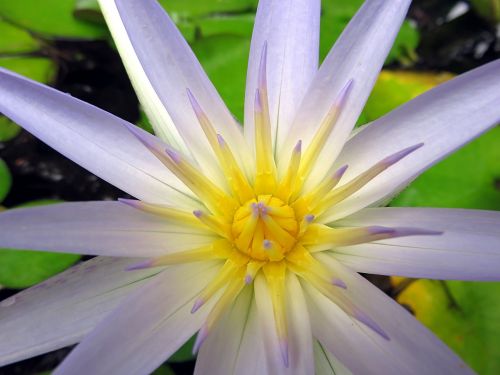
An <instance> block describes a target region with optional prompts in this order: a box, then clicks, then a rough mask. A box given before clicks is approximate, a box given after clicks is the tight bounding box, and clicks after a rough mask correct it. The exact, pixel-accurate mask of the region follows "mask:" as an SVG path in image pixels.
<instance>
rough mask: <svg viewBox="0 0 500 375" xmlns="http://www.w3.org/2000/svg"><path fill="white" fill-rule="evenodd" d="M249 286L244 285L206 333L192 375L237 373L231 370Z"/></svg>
mask: <svg viewBox="0 0 500 375" xmlns="http://www.w3.org/2000/svg"><path fill="white" fill-rule="evenodd" d="M252 300H253V289H252V288H250V287H246V288H245V289H244V290H243V291H242V292H241V293H240V295H239V296H238V298H237V299H236V301H234V304H233V305H232V306H231V308H230V311H228V312H227V313H226V314H225V316H224V317H223V318H221V320H220V321H219V322H217V326H216V327H215V328H214V330H213V331H212V332H210V334H209V335H208V338H207V339H206V341H205V342H204V343H203V345H202V347H201V349H200V352H199V353H198V358H197V360H196V368H195V374H196V375H198V374H200V375H201V374H207V375H209V374H214V375H218V374H227V375H230V374H239V373H236V372H235V371H234V368H235V365H236V361H237V359H238V356H239V352H240V347H241V343H242V340H243V335H244V333H245V331H246V327H247V323H248V319H249V316H250V308H251V304H252Z"/></svg>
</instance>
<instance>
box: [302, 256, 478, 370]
mask: <svg viewBox="0 0 500 375" xmlns="http://www.w3.org/2000/svg"><path fill="white" fill-rule="evenodd" d="M318 259H319V260H320V261H321V262H323V263H324V264H326V265H327V266H328V267H329V268H330V269H331V270H332V272H334V273H335V275H336V276H338V277H339V278H340V279H342V280H343V281H344V282H345V283H346V284H347V289H346V291H345V293H346V294H347V295H348V297H349V298H350V299H351V301H353V303H355V304H356V305H357V306H358V307H359V308H360V309H361V310H362V311H364V312H365V313H366V314H368V315H369V316H370V317H371V318H372V319H373V320H374V321H375V322H376V323H377V324H378V325H380V326H381V328H382V329H383V330H384V331H385V333H386V334H387V335H388V336H389V338H390V340H386V339H385V338H383V337H382V336H380V335H379V334H377V333H375V332H374V331H373V330H372V329H370V328H368V327H367V326H365V325H364V324H363V323H360V322H359V321H357V320H354V319H352V318H350V317H349V316H347V314H345V313H344V312H343V311H342V310H340V309H339V308H338V307H337V306H336V305H335V304H334V303H333V302H331V301H330V300H329V299H327V298H326V297H324V296H323V295H322V294H320V293H319V292H318V291H317V290H316V289H314V288H313V287H311V286H310V285H307V283H303V285H304V289H305V291H306V292H307V294H306V295H307V296H308V297H309V302H310V305H309V306H310V313H311V318H312V319H311V322H312V329H313V334H314V336H315V337H316V338H317V339H318V340H319V341H320V342H321V344H322V345H323V346H324V347H325V348H326V349H328V350H329V351H330V352H331V353H332V354H333V355H334V356H335V357H336V358H338V359H339V360H340V361H341V362H342V363H343V364H344V365H345V366H346V367H347V368H348V369H349V370H350V371H352V372H353V373H354V374H405V375H406V374H415V375H421V374H440V375H441V374H442V375H446V374H450V375H452V374H453V375H457V374H473V372H472V370H470V369H469V368H468V367H467V365H466V364H465V363H464V362H463V361H461V360H460V359H459V358H458V357H457V356H456V355H455V354H454V353H453V352H452V351H451V350H450V349H449V348H448V347H446V345H445V344H444V343H443V342H441V341H440V340H439V339H438V338H437V337H435V336H434V335H433V334H432V333H431V332H430V331H429V330H428V329H427V328H425V327H424V326H423V325H421V324H420V323H419V322H418V321H417V320H416V319H415V318H414V317H413V316H411V315H410V314H409V313H408V312H407V311H406V310H405V309H404V308H403V307H401V306H400V305H398V304H397V303H396V302H395V301H394V300H392V299H391V298H389V297H388V296H386V295H385V294H384V293H382V292H381V291H380V290H379V289H377V288H376V287H374V286H373V285H372V284H370V283H369V282H368V281H367V280H366V279H364V278H363V277H361V276H360V275H358V274H357V273H354V272H353V271H351V270H349V269H348V268H346V267H344V266H342V265H341V264H340V263H338V262H336V261H335V259H334V258H332V257H329V256H326V255H324V254H323V255H319V256H318Z"/></svg>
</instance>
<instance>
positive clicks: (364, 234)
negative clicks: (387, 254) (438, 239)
mask: <svg viewBox="0 0 500 375" xmlns="http://www.w3.org/2000/svg"><path fill="white" fill-rule="evenodd" d="M439 234H442V232H438V231H433V230H428V229H421V228H406V227H404V228H403V227H397V228H391V227H383V226H376V225H373V226H368V227H355V228H332V227H329V226H326V225H323V224H313V225H311V226H310V227H309V230H308V231H307V233H306V234H305V235H304V236H303V237H302V238H301V243H302V244H303V245H306V246H307V247H308V249H309V251H310V252H311V253H315V252H319V251H324V250H330V249H332V248H334V247H339V246H352V245H357V244H361V243H367V242H373V241H378V240H383V239H388V238H396V237H406V236H418V235H439Z"/></svg>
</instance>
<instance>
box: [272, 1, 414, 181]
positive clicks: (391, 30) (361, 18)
mask: <svg viewBox="0 0 500 375" xmlns="http://www.w3.org/2000/svg"><path fill="white" fill-rule="evenodd" d="M409 4H410V0H394V1H386V0H367V1H366V2H365V3H364V4H363V6H362V7H361V8H360V10H359V11H358V13H357V14H356V15H355V16H354V18H353V19H352V20H351V21H350V23H349V25H348V26H347V27H346V29H345V30H344V32H343V33H342V35H341V36H340V37H339V39H338V40H337V42H336V43H335V45H334V46H333V48H332V50H331V51H330V53H329V54H328V56H327V57H326V59H325V61H324V62H323V63H322V65H321V67H320V69H319V71H318V73H317V74H316V76H315V77H314V80H313V82H312V84H311V86H310V87H309V89H308V90H307V91H306V94H305V96H304V101H303V102H302V104H301V105H300V107H299V108H298V111H297V117H296V118H295V120H294V122H293V125H292V128H291V129H290V132H289V136H288V138H287V140H286V141H285V142H284V144H283V147H280V148H279V149H278V152H279V154H280V155H283V158H280V165H281V167H280V169H282V168H283V167H286V164H287V163H288V160H289V154H290V152H291V150H292V148H293V147H294V146H295V144H296V143H297V140H298V139H301V140H302V142H303V144H302V145H303V149H304V150H305V149H307V145H308V144H309V143H310V141H311V139H312V137H313V135H314V133H315V132H316V130H317V129H318V127H319V126H320V124H321V121H322V120H323V118H324V117H325V116H326V114H327V113H328V111H329V110H330V108H331V107H332V105H333V104H334V102H335V100H336V98H337V97H338V96H339V94H340V93H341V92H342V90H343V89H344V87H345V86H346V85H347V84H348V83H349V82H350V81H351V80H352V87H351V90H350V92H349V95H348V97H347V100H346V103H345V104H344V107H343V110H342V112H341V114H340V117H339V118H338V120H337V122H336V125H335V127H334V130H333V132H332V134H331V135H330V137H329V138H328V141H327V143H326V145H325V147H324V149H323V152H321V153H320V155H319V156H318V162H317V163H316V166H315V168H314V169H313V171H312V173H311V176H310V178H309V182H308V184H315V183H317V182H318V181H319V180H320V179H321V178H322V177H324V173H326V171H327V170H328V167H329V166H330V165H331V163H332V162H333V160H335V157H336V156H337V155H338V153H339V152H340V150H341V149H342V146H343V144H344V142H345V141H346V140H347V138H348V137H349V135H350V133H351V130H352V128H353V127H354V124H355V123H356V120H357V119H358V117H359V114H360V113H361V110H362V109H363V106H364V104H365V102H366V100H367V98H368V95H369V94H370V91H371V89H372V87H373V85H374V84H375V81H376V79H377V76H378V74H379V72H380V69H381V68H382V65H383V64H384V61H385V58H386V56H387V54H388V53H389V50H390V48H391V46H392V43H393V41H394V39H395V37H396V35H397V32H398V30H399V27H400V26H401V23H402V22H403V20H404V17H405V15H406V11H407V9H408V6H409Z"/></svg>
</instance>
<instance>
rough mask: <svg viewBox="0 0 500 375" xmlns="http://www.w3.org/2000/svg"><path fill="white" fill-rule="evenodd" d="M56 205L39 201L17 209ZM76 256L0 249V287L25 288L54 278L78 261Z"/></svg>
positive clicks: (49, 201)
mask: <svg viewBox="0 0 500 375" xmlns="http://www.w3.org/2000/svg"><path fill="white" fill-rule="evenodd" d="M53 203H57V201H54V200H39V201H32V202H28V203H25V204H23V205H21V206H19V207H30V206H38V205H44V204H53ZM80 257H81V256H80V255H78V254H63V253H50V252H39V251H31V250H13V249H0V285H3V286H4V287H7V288H27V287H30V286H32V285H35V284H38V283H39V282H42V281H43V280H45V279H47V278H49V277H51V276H54V275H56V274H58V273H60V272H62V271H64V270H65V269H67V268H69V267H70V266H72V265H73V264H74V263H76V262H77V261H78V260H79V259H80Z"/></svg>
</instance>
